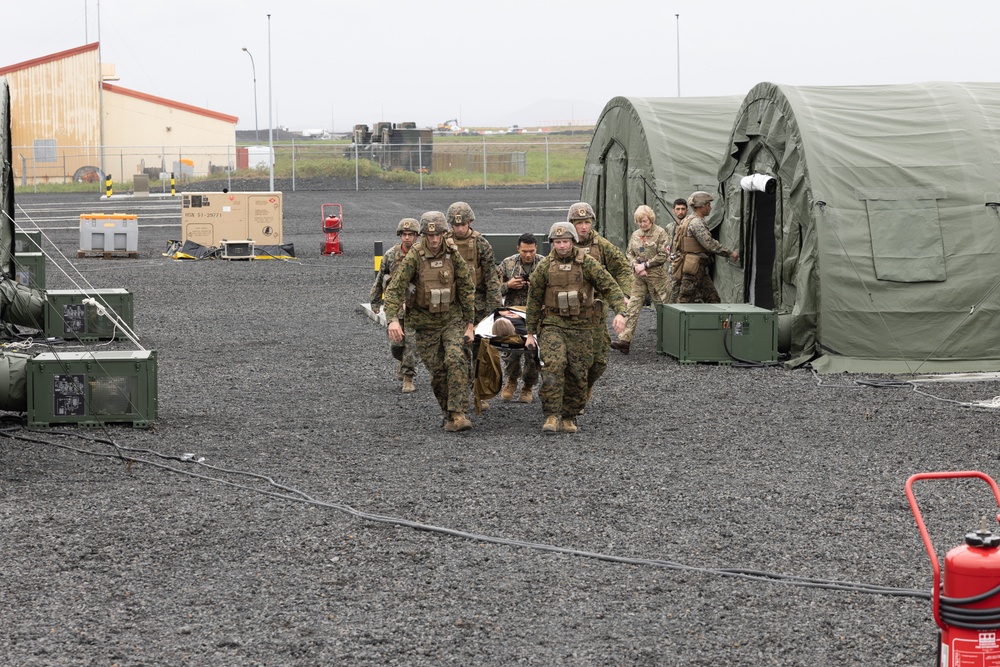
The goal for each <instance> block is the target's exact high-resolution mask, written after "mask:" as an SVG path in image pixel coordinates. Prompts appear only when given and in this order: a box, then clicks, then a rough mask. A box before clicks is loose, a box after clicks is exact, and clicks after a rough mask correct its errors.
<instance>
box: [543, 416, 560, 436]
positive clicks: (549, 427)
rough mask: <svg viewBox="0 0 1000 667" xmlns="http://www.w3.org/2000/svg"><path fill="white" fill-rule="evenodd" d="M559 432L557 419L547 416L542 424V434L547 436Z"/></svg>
mask: <svg viewBox="0 0 1000 667" xmlns="http://www.w3.org/2000/svg"><path fill="white" fill-rule="evenodd" d="M558 432H559V417H556V416H555V415H549V416H548V417H546V418H545V423H544V424H542V433H544V434H546V435H549V434H551V433H558Z"/></svg>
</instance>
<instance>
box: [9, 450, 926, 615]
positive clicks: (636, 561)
mask: <svg viewBox="0 0 1000 667" xmlns="http://www.w3.org/2000/svg"><path fill="white" fill-rule="evenodd" d="M30 432H32V433H37V432H38V431H30ZM44 433H46V434H48V435H60V436H72V437H76V438H80V439H83V440H88V441H91V442H96V443H101V444H107V445H109V446H111V447H114V448H115V450H116V454H109V453H105V452H97V451H92V450H87V449H80V448H78V447H72V446H70V445H64V444H61V443H58V442H51V441H49V440H44V439H40V438H32V437H28V436H24V435H18V434H17V433H16V431H15V432H11V430H0V437H5V438H11V439H16V440H23V441H26V442H33V443H38V444H44V445H50V446H53V447H59V448H61V449H66V450H69V451H73V452H77V453H80V454H88V455H91V456H99V457H104V458H124V459H125V460H126V461H128V462H129V463H132V462H136V463H144V464H146V465H149V466H153V467H155V468H159V469H161V470H165V471H167V472H172V473H175V474H178V475H186V476H188V477H194V478H197V479H203V480H206V481H210V482H216V483H218V484H222V485H224V486H229V487H233V488H237V489H242V490H245V491H251V492H253V493H259V494H262V495H265V496H270V497H272V498H278V499H282V500H288V501H291V502H299V503H307V504H310V505H313V506H316V507H324V508H328V509H336V510H339V511H341V512H344V513H345V514H348V515H350V516H353V517H356V518H359V519H364V520H366V521H374V522H377V523H385V524H389V525H395V526H402V527H405V528H413V529H415V530H422V531H427V532H432V533H437V534H440V535H448V536H451V537H460V538H463V539H466V540H472V541H476V542H485V543H488V544H498V545H502V546H509V547H521V548H526V549H534V550H537V551H544V552H548V553H556V554H562V555H567V556H580V557H582V558H592V559H596V560H601V561H605V562H610V563H621V564H625V565H645V566H651V567H660V568H666V569H669V570H677V571H682V572H695V573H701V574H715V575H720V576H729V577H737V578H741V579H747V580H750V581H766V582H772V583H779V584H788V585H793V586H802V587H806V588H821V589H825V590H834V591H845V592H852V593H868V594H873V595H889V596H895V597H910V598H918V599H924V600H929V599H930V598H931V594H930V592H929V591H921V590H915V589H907V588H895V587H891V586H877V585H873V584H865V583H860V582H849V581H837V580H834V579H819V578H812V577H800V576H796V575H786V574H779V573H774V572H765V571H762V570H749V569H741V568H710V567H697V566H692V565H685V564H683V563H677V562H674V561H667V560H660V559H652V558H633V557H627V556H613V555H609V554H603V553H598V552H593V551H583V550H581V549H572V548H569V547H560V546H555V545H551V544H544V543H541V542H526V541H523V540H512V539H507V538H503V537H493V536H490V535H481V534H478V533H470V532H466V531H462V530H456V529H453V528H445V527H443V526H435V525H432V524H425V523H419V522H417V521H411V520H409V519H403V518H400V517H393V516H385V515H381V514H372V513H370V512H363V511H361V510H357V509H354V508H353V507H351V506H350V505H346V504H344V503H332V502H326V501H322V500H316V499H315V498H312V497H311V496H309V495H308V494H307V493H305V492H303V491H299V490H298V489H295V488H293V487H289V486H284V485H281V484H278V483H277V482H275V481H274V480H273V479H271V478H270V477H268V476H266V475H261V474H259V473H252V472H246V471H241V470H230V469H227V468H221V467H217V466H213V465H210V464H207V463H204V462H203V461H199V460H196V459H194V458H193V457H188V456H170V455H165V454H160V453H158V452H155V451H153V450H148V449H134V448H129V447H122V446H120V445H118V444H116V443H115V442H114V441H112V440H110V439H105V438H95V437H91V436H85V435H82V434H79V433H75V432H66V431H45V432H44ZM123 452H142V453H147V454H150V455H152V456H156V457H158V458H162V459H167V460H171V461H178V462H181V463H189V464H190V463H193V464H195V465H199V466H202V467H204V468H208V469H210V470H216V471H219V472H223V473H227V474H233V475H239V476H246V477H251V478H254V479H259V480H263V481H265V482H267V483H268V484H269V485H270V486H273V487H275V488H277V489H280V490H281V491H283V492H284V493H278V492H275V491H266V490H261V489H254V488H252V487H249V486H247V485H245V484H238V483H236V482H231V481H228V480H224V479H220V478H218V477H212V476H210V475H203V474H200V473H196V472H192V471H189V470H183V469H180V468H175V467H173V466H169V465H165V464H163V463H157V462H156V461H151V460H146V459H139V458H136V457H134V456H127V455H125V454H123Z"/></svg>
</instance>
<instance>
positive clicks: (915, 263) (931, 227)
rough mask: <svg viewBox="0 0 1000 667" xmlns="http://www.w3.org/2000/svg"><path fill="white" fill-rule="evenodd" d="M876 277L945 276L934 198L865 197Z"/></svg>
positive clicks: (910, 280) (922, 279) (903, 279)
mask: <svg viewBox="0 0 1000 667" xmlns="http://www.w3.org/2000/svg"><path fill="white" fill-rule="evenodd" d="M865 205H866V206H867V208H868V228H869V230H870V232H871V237H872V257H873V259H874V261H875V277H876V278H878V279H879V280H891V281H894V282H899V283H920V282H940V281H943V280H944V279H945V278H946V275H945V265H944V242H943V241H942V239H941V222H940V220H939V219H938V209H937V201H936V200H934V199H913V200H881V199H868V200H866V201H865Z"/></svg>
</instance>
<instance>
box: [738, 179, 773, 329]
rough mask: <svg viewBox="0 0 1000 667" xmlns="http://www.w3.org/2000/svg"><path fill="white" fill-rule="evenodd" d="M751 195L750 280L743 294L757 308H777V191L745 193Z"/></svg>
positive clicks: (748, 261) (748, 239) (748, 224)
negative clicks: (775, 270) (775, 239)
mask: <svg viewBox="0 0 1000 667" xmlns="http://www.w3.org/2000/svg"><path fill="white" fill-rule="evenodd" d="M745 196H747V197H749V202H746V209H745V211H746V213H745V215H749V220H747V221H746V223H747V224H746V225H745V229H746V230H747V241H749V244H748V248H749V250H750V253H749V254H750V256H749V257H747V264H746V265H749V268H750V271H749V272H747V273H746V276H747V284H746V285H745V286H744V292H745V294H744V298H745V299H746V301H747V303H751V304H753V305H755V306H757V307H758V308H766V309H768V310H774V281H773V279H772V275H773V273H774V260H775V252H776V250H775V241H774V218H775V213H776V211H777V196H776V194H768V193H766V192H749V193H745Z"/></svg>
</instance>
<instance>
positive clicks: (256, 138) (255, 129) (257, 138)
mask: <svg viewBox="0 0 1000 667" xmlns="http://www.w3.org/2000/svg"><path fill="white" fill-rule="evenodd" d="M243 50H244V51H246V52H247V55H248V56H250V68H251V69H252V70H253V138H254V143H255V144H256V145H258V146H260V124H259V123H258V122H257V66H256V65H254V62H253V54H252V53H250V52H249V51H247V47H245V46H244V47H243Z"/></svg>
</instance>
